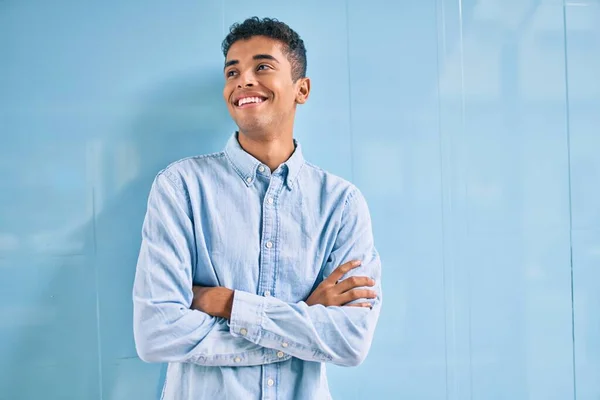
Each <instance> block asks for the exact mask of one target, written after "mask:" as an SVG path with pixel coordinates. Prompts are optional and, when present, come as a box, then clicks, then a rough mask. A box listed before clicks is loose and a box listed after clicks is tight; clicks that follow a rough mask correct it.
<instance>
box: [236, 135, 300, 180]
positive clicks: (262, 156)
mask: <svg viewBox="0 0 600 400" xmlns="http://www.w3.org/2000/svg"><path fill="white" fill-rule="evenodd" d="M251 136H252V137H251ZM251 136H250V135H245V134H244V133H242V132H239V133H238V135H237V137H238V142H239V143H240V146H241V147H242V148H243V149H244V150H245V151H246V152H247V153H249V154H251V155H252V156H253V157H254V158H256V159H257V160H259V161H260V162H262V163H263V164H265V165H266V166H268V167H269V169H270V170H271V172H273V171H275V170H276V169H277V167H279V166H280V165H281V164H282V163H284V162H286V161H287V160H288V159H289V158H290V157H291V155H292V154H293V153H294V149H295V148H294V140H293V135H292V133H291V132H290V133H289V134H286V135H279V136H274V135H273V136H269V135H256V134H254V135H251ZM257 137H258V138H261V139H256V138H257Z"/></svg>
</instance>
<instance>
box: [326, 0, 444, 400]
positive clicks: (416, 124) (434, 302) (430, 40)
mask: <svg viewBox="0 0 600 400" xmlns="http://www.w3.org/2000/svg"><path fill="white" fill-rule="evenodd" d="M369 15H370V16H373V18H369V17H368V16H369ZM348 21H349V22H348V28H349V29H348V35H349V38H348V40H349V61H350V92H351V112H352V115H351V121H352V126H351V129H352V141H353V157H352V158H353V161H354V178H355V179H354V180H355V183H356V184H357V185H358V186H359V188H361V190H362V191H363V193H364V195H365V196H366V198H367V200H368V202H369V205H370V208H371V214H372V217H373V224H374V229H375V240H376V243H378V247H379V250H380V253H381V254H382V261H383V279H384V282H383V290H384V309H383V311H382V317H381V322H380V325H379V328H378V329H379V330H378V332H377V335H376V340H375V343H374V347H373V349H372V351H371V353H370V355H369V358H368V360H367V361H366V363H365V368H364V369H360V370H357V372H356V381H359V382H360V383H359V384H357V385H356V388H355V392H354V393H357V394H358V395H360V397H363V398H371V397H380V398H383V397H385V398H394V397H398V398H401V397H406V398H431V399H435V398H444V397H445V390H446V385H445V373H446V360H445V353H444V345H445V332H444V287H443V285H444V280H443V265H442V256H441V248H442V236H441V233H442V232H441V224H440V220H441V197H440V193H441V189H440V141H439V120H438V115H439V113H438V90H437V83H438V82H437V52H436V42H437V32H436V4H435V2H434V1H421V2H413V3H411V4H410V6H407V5H406V4H403V3H402V2H396V3H393V2H388V1H370V2H358V1H349V2H348ZM383 365H385V366H387V367H388V371H389V372H387V373H373V372H372V371H376V370H379V369H380V368H381V366H383ZM343 374H344V375H349V374H353V373H352V372H349V371H348V372H347V371H344V372H343ZM366 374H368V375H369V379H368V380H366V381H362V380H361V376H365V375H366ZM342 388H343V386H340V387H339V388H338V387H334V390H336V392H337V391H338V390H339V392H338V393H340V396H339V397H340V398H352V397H353V396H352V395H351V393H352V392H350V391H347V392H346V391H342ZM342 394H345V395H346V396H343V395H342Z"/></svg>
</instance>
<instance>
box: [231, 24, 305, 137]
mask: <svg viewBox="0 0 600 400" xmlns="http://www.w3.org/2000/svg"><path fill="white" fill-rule="evenodd" d="M282 46H283V45H282V44H281V43H280V42H279V41H276V40H273V39H270V38H267V37H265V36H254V37H252V38H250V39H247V40H238V41H237V42H235V43H234V44H233V45H232V46H231V47H230V48H229V52H228V53H227V57H226V60H225V70H224V73H225V88H224V89H223V96H224V98H225V101H226V102H227V108H228V109H229V113H230V114H231V117H232V118H233V120H234V121H235V122H236V124H237V126H238V127H239V128H240V130H241V131H242V132H243V133H245V134H253V133H261V132H269V131H272V129H273V128H275V129H277V128H279V127H280V126H285V125H286V124H288V123H291V124H293V120H294V115H295V109H296V104H297V103H304V102H305V101H306V99H307V98H308V91H309V89H310V87H309V81H308V79H306V78H304V79H298V80H297V81H296V82H293V81H292V66H291V64H290V62H289V61H288V59H287V57H286V56H285V55H284V54H283V52H282Z"/></svg>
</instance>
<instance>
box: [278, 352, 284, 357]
mask: <svg viewBox="0 0 600 400" xmlns="http://www.w3.org/2000/svg"><path fill="white" fill-rule="evenodd" d="M283 356H285V354H283V351H278V352H277V357H279V358H283Z"/></svg>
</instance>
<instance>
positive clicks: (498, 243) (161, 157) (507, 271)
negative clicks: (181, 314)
mask: <svg viewBox="0 0 600 400" xmlns="http://www.w3.org/2000/svg"><path fill="white" fill-rule="evenodd" d="M252 15H259V16H275V17H278V18H280V19H281V20H283V21H285V22H287V23H289V24H290V25H291V26H292V27H293V28H294V29H296V30H297V31H298V32H299V33H300V34H301V36H302V37H303V38H304V40H305V42H306V45H307V48H308V73H309V76H310V77H311V78H312V84H313V91H312V94H311V98H310V100H309V102H308V103H307V104H306V105H304V106H302V107H301V108H300V110H299V115H298V119H297V124H296V131H295V133H296V137H297V138H298V139H299V140H300V141H301V143H302V144H303V147H304V150H305V155H306V157H307V158H308V159H309V160H310V161H312V162H313V163H316V164H318V165H320V166H321V167H323V168H325V169H327V170H329V171H331V172H333V173H336V174H338V175H341V176H343V177H345V178H347V179H350V180H351V181H353V182H355V183H356V184H357V185H358V186H359V187H360V188H361V190H362V191H363V192H364V194H365V196H366V197H367V200H368V201H369V204H370V207H371V212H372V216H373V223H374V229H375V237H376V242H377V243H378V247H379V250H380V252H381V255H382V260H383V267H384V288H385V290H386V293H387V295H386V302H385V305H384V310H383V313H382V316H381V320H380V321H381V322H380V325H379V327H378V331H377V334H376V337H375V342H374V344H373V347H372V351H371V353H370V355H369V357H368V359H367V361H366V362H365V363H364V364H363V365H362V366H360V367H358V368H352V369H343V368H333V367H332V368H329V375H330V384H331V390H332V392H333V394H334V398H336V399H355V398H356V399H448V400H462V399H485V400H495V399H511V400H518V399H536V400H538V399H539V400H551V399H557V400H567V399H574V398H575V397H576V398H577V399H580V400H597V399H598V398H600V290H599V286H600V187H599V185H598V183H599V182H600V156H599V153H600V1H598V0H573V1H572V2H567V3H563V2H562V1H560V0H511V1H506V0H462V1H461V0H418V1H417V0H413V1H409V0H401V1H389V0H369V1H358V0H347V1H341V0H336V1H321V0H311V1H299V2H294V3H290V2H282V1H275V0H272V1H261V2H248V1H241V0H240V1H237V0H236V1H233V0H223V1H199V0H197V1H177V2H165V1H148V0H144V1H141V0H140V1H102V2H99V1H98V2H83V1H74V0H73V1H41V0H38V1H33V0H30V1H17V0H1V1H0V171H1V176H2V178H1V179H0V355H1V357H0V399H2V400H16V399H48V400H54V399H57V400H59V399H60V400H67V399H74V400H87V399H90V400H96V399H105V400H106V399H111V400H112V399H114V400H117V399H119V400H121V399H122V400H125V399H128V400H129V399H136V400H137V399H140V400H143V399H156V398H157V397H158V394H159V390H160V386H161V380H162V377H163V372H164V369H163V367H162V366H160V365H150V364H145V363H143V362H141V361H140V360H139V359H138V358H137V357H136V352H135V348H134V344H133V338H132V316H131V313H132V304H131V286H132V282H133V274H134V270H135V262H136V257H137V251H138V248H139V243H140V229H141V223H142V219H143V215H144V212H145V204H146V198H147V194H148V190H149V188H150V183H151V181H152V178H153V177H154V176H155V174H156V173H157V172H158V171H159V170H160V169H161V168H163V167H164V166H166V165H167V164H168V163H170V162H171V161H174V160H176V159H178V158H181V157H185V156H190V155H195V154H203V153H209V152H213V151H218V150H221V149H222V148H223V146H224V145H225V141H226V140H227V138H228V136H229V135H230V134H231V132H232V130H233V129H234V125H233V124H232V122H231V121H230V120H229V117H228V114H227V111H226V108H225V106H224V103H223V101H222V98H221V89H222V84H223V78H222V74H221V69H222V63H223V57H222V55H221V53H220V43H221V40H222V39H223V37H224V36H225V34H226V31H227V28H228V26H229V25H230V24H231V23H233V22H235V21H239V20H242V19H244V18H246V17H248V16H252Z"/></svg>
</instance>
